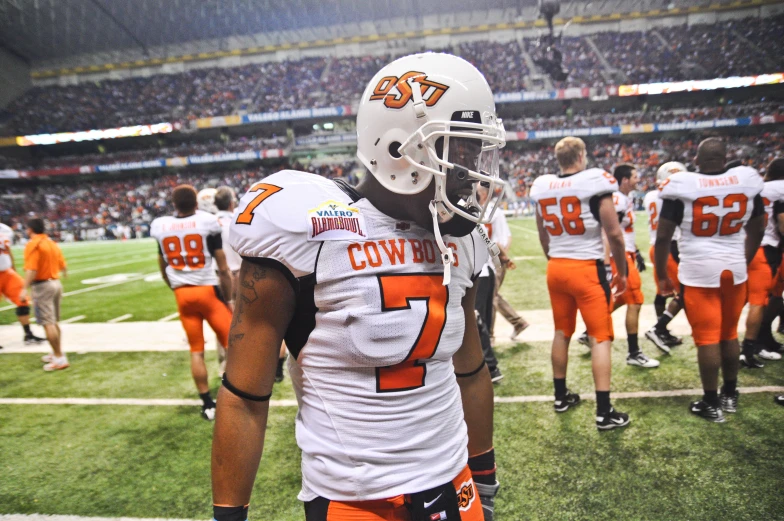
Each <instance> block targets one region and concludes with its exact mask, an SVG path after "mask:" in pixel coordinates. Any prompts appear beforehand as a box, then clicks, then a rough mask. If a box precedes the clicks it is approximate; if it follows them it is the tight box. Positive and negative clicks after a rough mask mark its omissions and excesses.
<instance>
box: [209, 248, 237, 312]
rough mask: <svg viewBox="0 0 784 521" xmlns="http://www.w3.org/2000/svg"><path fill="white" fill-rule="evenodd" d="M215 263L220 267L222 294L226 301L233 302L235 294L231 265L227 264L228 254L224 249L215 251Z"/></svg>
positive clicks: (219, 275) (219, 278)
mask: <svg viewBox="0 0 784 521" xmlns="http://www.w3.org/2000/svg"><path fill="white" fill-rule="evenodd" d="M212 256H213V258H214V259H215V263H216V264H217V265H218V283H219V284H220V290H221V294H222V295H223V298H225V299H226V300H232V297H233V295H234V293H233V292H232V284H233V282H232V279H231V270H230V269H229V264H228V262H226V254H225V253H224V252H223V250H222V249H219V250H215V252H214V253H213V254H212Z"/></svg>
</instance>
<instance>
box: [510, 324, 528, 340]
mask: <svg viewBox="0 0 784 521" xmlns="http://www.w3.org/2000/svg"><path fill="white" fill-rule="evenodd" d="M529 325H530V324H528V323H524V324H517V325H516V326H515V327H514V330H513V331H512V334H511V335H509V340H515V339H517V337H518V336H519V335H520V333H522V332H523V331H525V330H526V329H528V326H529Z"/></svg>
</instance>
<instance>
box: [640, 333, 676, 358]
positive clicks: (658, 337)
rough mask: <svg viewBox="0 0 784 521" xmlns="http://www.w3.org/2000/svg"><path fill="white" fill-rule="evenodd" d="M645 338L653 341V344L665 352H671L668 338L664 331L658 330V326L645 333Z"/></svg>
mask: <svg viewBox="0 0 784 521" xmlns="http://www.w3.org/2000/svg"><path fill="white" fill-rule="evenodd" d="M645 338H647V339H648V340H650V341H651V342H653V345H655V346H656V347H658V348H659V350H661V351H662V352H664V353H667V354H670V346H668V345H667V340H666V339H665V337H664V334H663V333H662V332H659V331H656V328H655V327H654V328H651V329H649V330H648V331H647V332H646V333H645Z"/></svg>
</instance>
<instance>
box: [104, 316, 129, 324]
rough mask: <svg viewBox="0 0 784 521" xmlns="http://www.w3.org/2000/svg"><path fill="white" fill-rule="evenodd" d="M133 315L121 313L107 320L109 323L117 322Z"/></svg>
mask: <svg viewBox="0 0 784 521" xmlns="http://www.w3.org/2000/svg"><path fill="white" fill-rule="evenodd" d="M131 317H133V315H131V314H130V313H128V314H126V315H120V316H119V317H115V318H112V319H109V320H107V321H106V322H107V323H108V324H116V323H117V322H122V321H123V320H128V319H129V318H131Z"/></svg>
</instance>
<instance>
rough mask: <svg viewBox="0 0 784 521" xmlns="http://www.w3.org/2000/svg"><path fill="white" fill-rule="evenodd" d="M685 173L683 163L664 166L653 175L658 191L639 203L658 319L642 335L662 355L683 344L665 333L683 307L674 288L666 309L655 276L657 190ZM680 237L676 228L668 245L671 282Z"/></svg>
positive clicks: (659, 206)
mask: <svg viewBox="0 0 784 521" xmlns="http://www.w3.org/2000/svg"><path fill="white" fill-rule="evenodd" d="M685 171H686V165H684V164H683V163H678V162H676V161H671V162H669V163H664V164H663V165H662V166H660V167H659V169H658V171H657V172H656V183H657V189H656V190H651V191H650V192H648V193H647V194H645V198H644V199H643V203H642V204H643V207H644V208H645V211H646V212H648V235H649V236H650V244H651V247H650V250H649V252H648V256H649V257H650V259H651V264H652V265H653V280H654V282H656V298H655V299H654V300H653V307H654V309H655V310H656V317H657V322H656V325H654V326H653V327H652V328H651V329H650V330H648V331H647V332H646V333H645V337H646V338H647V339H648V340H650V341H651V342H653V343H654V345H655V346H656V347H658V348H659V349H661V350H662V351H664V352H665V353H669V352H670V348H672V347H675V346H679V345H681V344H682V343H683V339H681V338H678V337H677V336H675V335H673V334H672V333H670V331H669V329H667V326H668V325H669V324H670V321H671V320H672V319H673V318H674V317H675V315H677V314H678V312H680V310H681V308H682V307H683V306H682V305H681V299H680V296H679V294H678V289H679V288H675V293H674V295H673V299H672V301H671V302H670V305H669V306H666V304H667V295H664V294H663V293H662V291H661V288H660V287H659V277H657V276H656V263H655V261H654V258H653V254H654V248H655V246H656V230H657V228H658V225H659V216H660V215H661V210H662V199H661V197H659V190H658V187H660V186H661V185H662V184H664V182H666V181H667V179H668V178H669V177H670V176H671V175H672V174H675V173H678V172H685ZM680 236H681V232H680V228H676V229H675V235H673V239H672V242H671V243H670V257H669V259H668V260H667V275H668V276H669V278H670V280H672V281H677V280H678V262H679V261H680V257H679V255H678V240H679V239H680ZM665 306H666V308H665Z"/></svg>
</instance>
